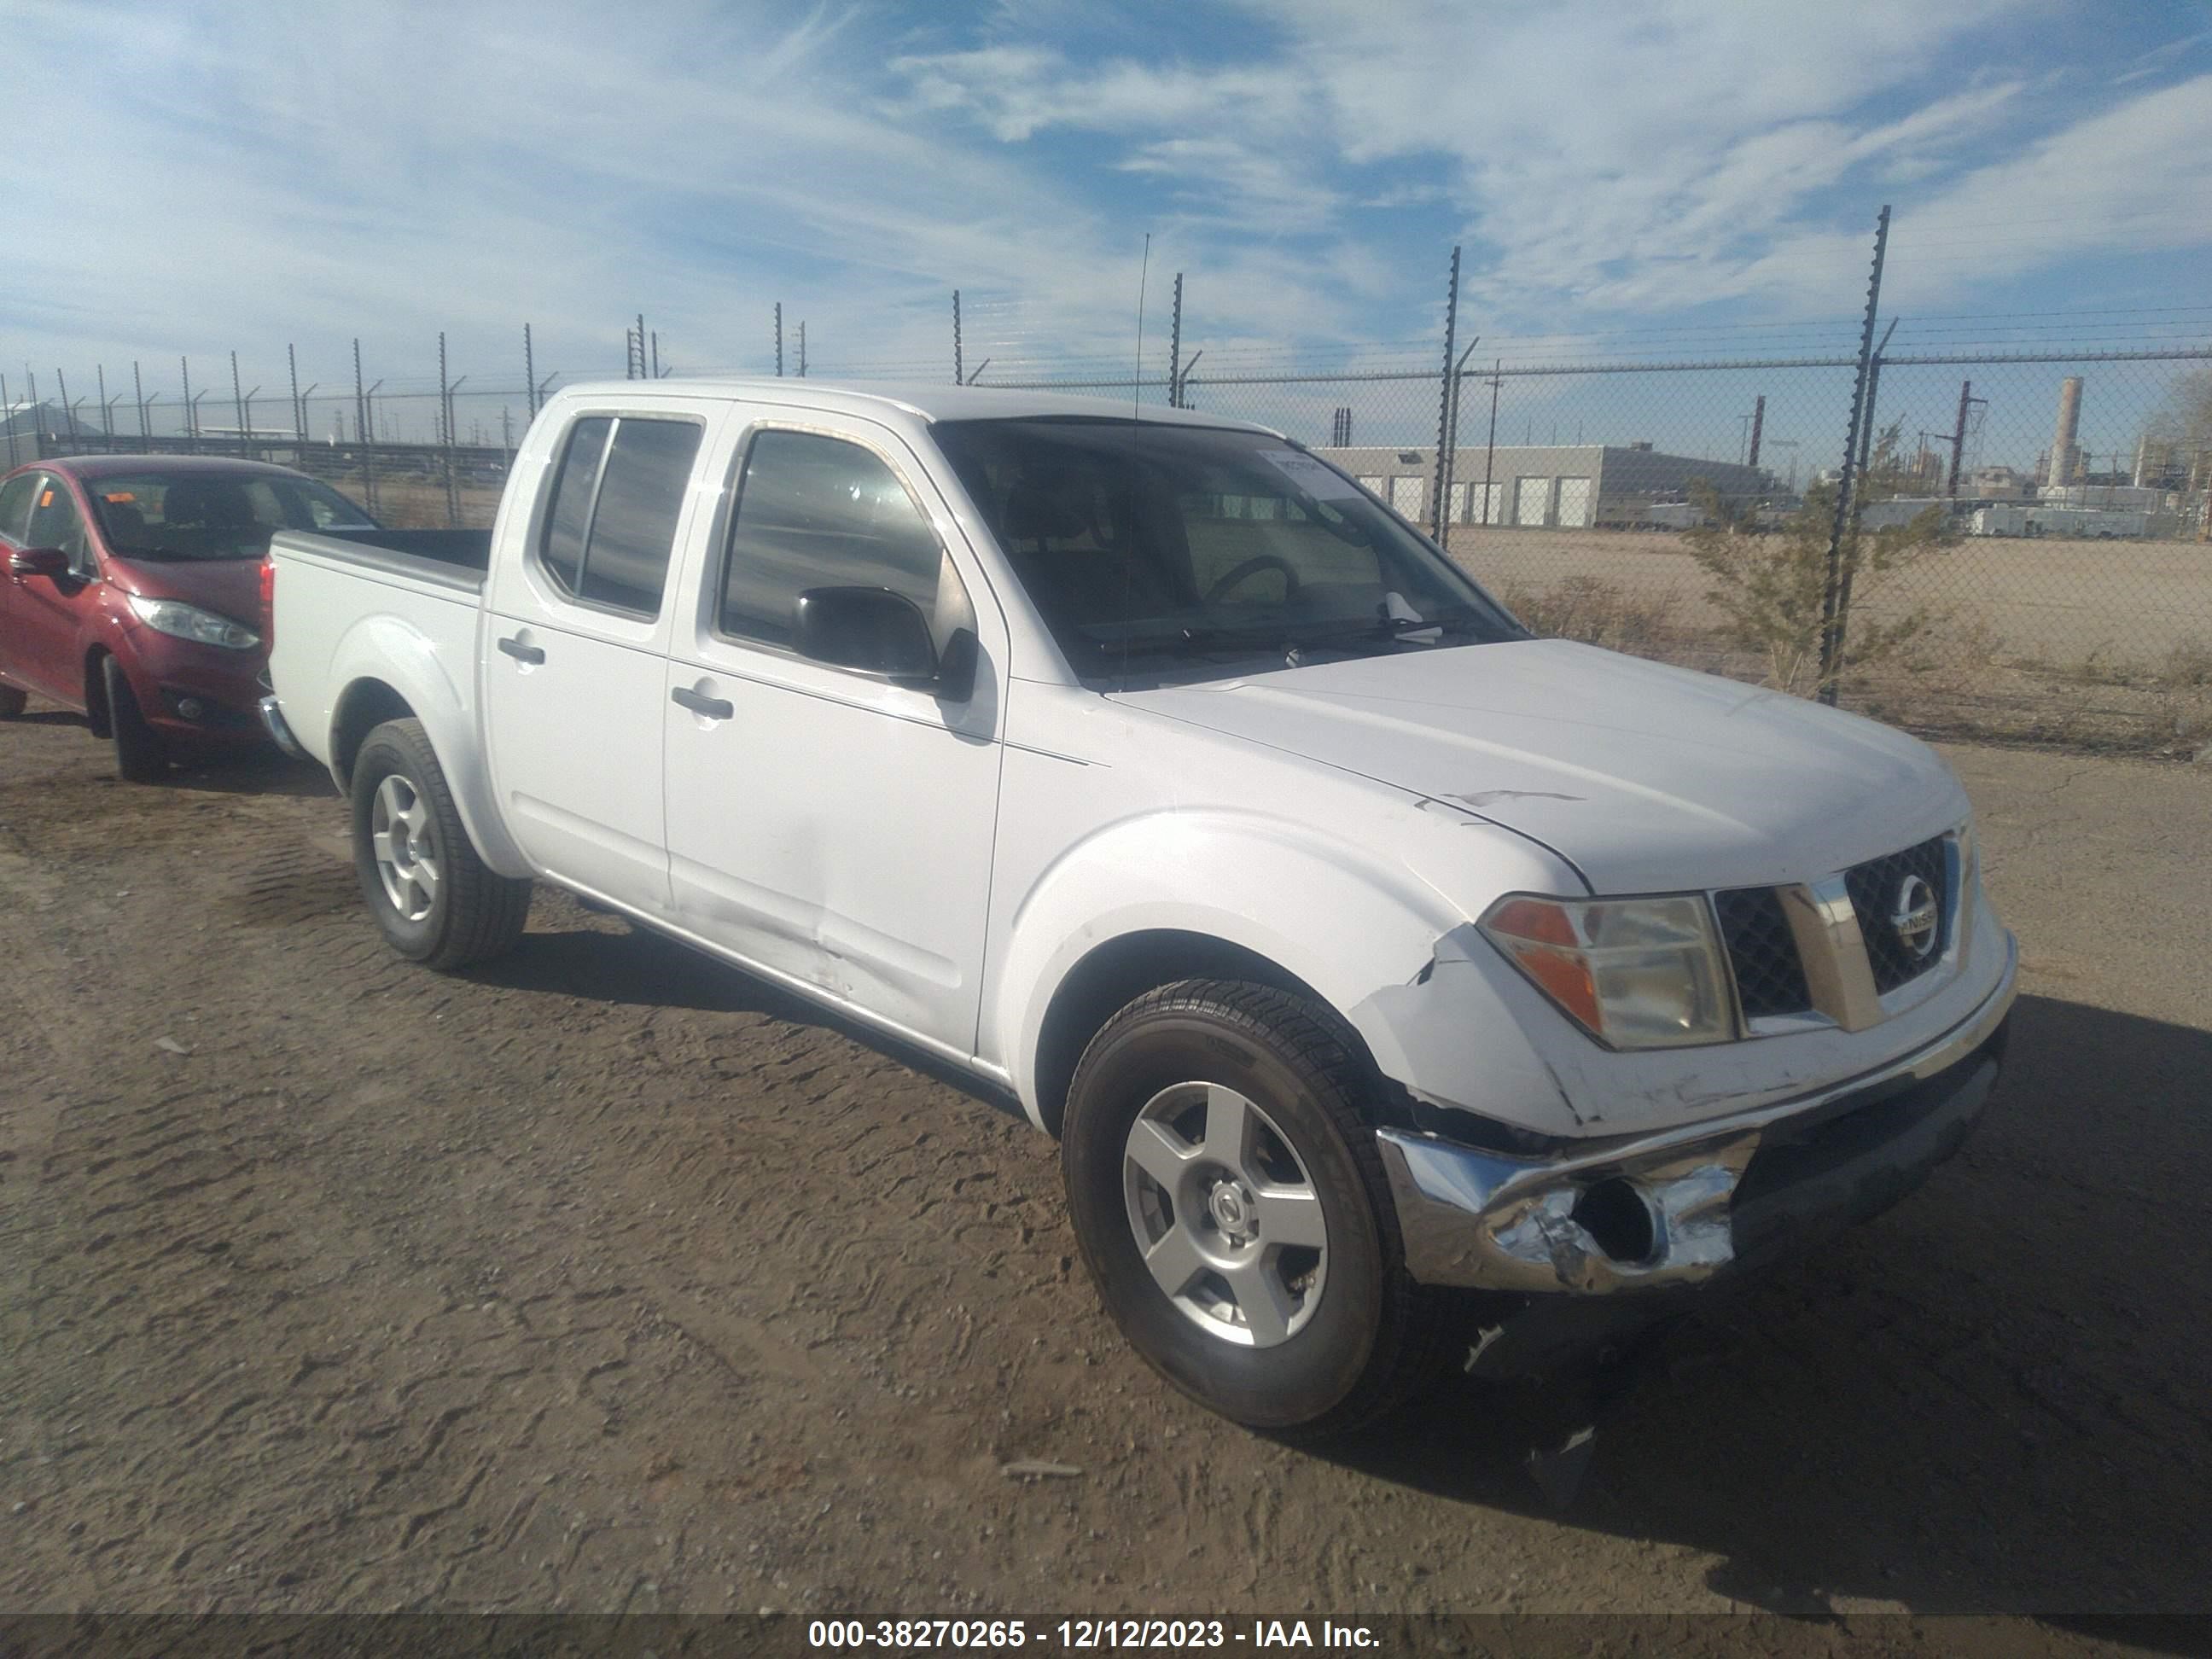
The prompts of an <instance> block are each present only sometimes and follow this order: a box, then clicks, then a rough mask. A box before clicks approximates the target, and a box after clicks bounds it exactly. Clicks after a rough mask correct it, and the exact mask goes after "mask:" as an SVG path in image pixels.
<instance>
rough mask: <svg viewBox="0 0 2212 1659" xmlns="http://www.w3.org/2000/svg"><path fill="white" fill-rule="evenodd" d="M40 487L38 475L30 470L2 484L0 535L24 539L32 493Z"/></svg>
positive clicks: (0, 487)
mask: <svg viewBox="0 0 2212 1659" xmlns="http://www.w3.org/2000/svg"><path fill="white" fill-rule="evenodd" d="M38 487H39V480H38V478H37V477H36V476H35V475H34V474H32V473H28V472H27V473H25V474H24V475H23V476H22V477H20V478H10V479H9V480H8V482H7V483H5V484H0V536H5V537H6V538H8V539H9V541H11V542H16V543H21V541H22V539H23V523H24V520H27V519H28V518H29V517H30V516H31V495H32V492H33V490H35V489H38Z"/></svg>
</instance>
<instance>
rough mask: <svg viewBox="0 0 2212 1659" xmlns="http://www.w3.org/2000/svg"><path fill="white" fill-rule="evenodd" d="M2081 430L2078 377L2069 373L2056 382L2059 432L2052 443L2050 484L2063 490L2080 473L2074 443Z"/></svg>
mask: <svg viewBox="0 0 2212 1659" xmlns="http://www.w3.org/2000/svg"><path fill="white" fill-rule="evenodd" d="M2080 435H2081V376H2080V375H2079V374H2069V375H2068V376H2067V377H2066V378H2065V379H2064V380H2061V381H2060V382H2059V383H2058V430H2057V432H2056V433H2055V434H2053V435H2052V437H2051V466H2050V470H2049V482H2050V484H2051V488H2052V489H2063V488H2065V487H2066V486H2067V485H2068V484H2070V483H2073V482H2074V480H2075V477H2077V476H2078V475H2079V474H2080V472H2081V447H2080V446H2079V445H2078V444H2077V443H2076V442H2075V439H2076V438H2078V437H2079V436H2080Z"/></svg>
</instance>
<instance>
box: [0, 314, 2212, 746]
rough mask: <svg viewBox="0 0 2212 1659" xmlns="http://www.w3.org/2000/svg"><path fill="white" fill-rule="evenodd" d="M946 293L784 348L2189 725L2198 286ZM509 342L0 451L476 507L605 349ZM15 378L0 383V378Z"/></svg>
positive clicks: (2201, 447)
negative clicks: (2020, 300) (894, 338)
mask: <svg viewBox="0 0 2212 1659" xmlns="http://www.w3.org/2000/svg"><path fill="white" fill-rule="evenodd" d="M963 321H964V327H965V336H964V338H960V337H956V341H955V342H951V343H950V344H951V347H952V349H951V350H949V351H948V352H947V354H946V356H947V361H946V362H945V363H944V364H943V365H942V366H941V367H939V368H935V369H934V371H933V370H932V366H931V365H929V364H927V363H925V362H918V361H915V360H913V359H911V358H909V359H907V360H903V361H898V362H889V361H884V362H865V361H863V362H854V361H852V360H850V359H845V360H841V361H836V362H821V361H817V362H816V363H815V364H814V365H812V366H811V373H812V374H814V375H815V376H816V377H817V378H829V377H833V376H834V378H836V379H839V380H853V381H860V382H866V381H869V380H890V379H896V380H921V379H941V380H951V378H952V368H953V359H954V358H955V356H961V360H962V366H961V370H960V373H961V378H962V379H963V380H969V381H970V382H971V383H980V384H983V385H987V386H999V387H1011V386H1050V387H1053V388H1055V389H1058V390H1062V391H1066V392H1083V393H1088V394H1090V395H1094V396H1098V397H1102V398H1112V399H1115V400H1116V401H1123V402H1127V403H1129V404H1131V405H1132V406H1133V407H1142V406H1145V405H1158V404H1166V403H1176V404H1182V406H1184V407H1186V408H1190V409H1194V410H1201V411H1207V412H1212V413H1216V414H1218V415H1220V416H1224V417H1226V418H1233V419H1237V420H1243V421H1252V422H1259V423H1261V424H1263V425H1266V426H1268V427H1272V428H1275V429H1277V430H1279V431H1281V432H1284V433H1285V434H1286V435H1289V436H1291V438H1293V439H1295V440H1297V441H1299V442H1301V443H1303V444H1305V445H1307V446H1308V447H1310V448H1312V449H1314V450H1316V452H1318V453H1323V454H1325V455H1327V456H1328V457H1329V458H1330V459H1333V460H1334V461H1335V462H1336V463H1338V464H1339V465H1341V466H1342V467H1343V468H1344V469H1345V470H1346V471H1348V472H1350V473H1352V475H1353V476H1354V477H1358V478H1359V479H1360V480H1361V481H1362V482H1363V483H1365V484H1366V485H1367V486H1368V488H1370V489H1372V490H1373V491H1374V492H1375V494H1376V495H1378V496H1380V497H1381V498H1382V499H1383V500H1384V501H1387V502H1389V504H1390V505H1391V506H1392V507H1395V509H1396V510H1397V511H1398V512H1399V513H1401V514H1402V515H1403V516H1404V517H1405V518H1406V519H1407V520H1410V521H1412V522H1413V523H1415V524H1417V525H1419V526H1421V527H1422V528H1424V529H1425V530H1427V531H1429V532H1431V534H1433V535H1434V536H1435V537H1436V538H1437V540H1438V541H1440V542H1441V543H1442V544H1443V545H1444V546H1445V547H1446V548H1447V549H1448V550H1449V552H1450V554H1451V555H1452V556H1453V557H1455V559H1458V560H1459V561H1461V562H1462V563H1463V564H1464V565H1465V566H1466V567H1467V568H1468V569H1469V570H1470V571H1472V572H1473V573H1474V574H1475V575H1476V576H1477V577H1478V578H1480V580H1482V581H1483V582H1484V583H1485V584H1486V585H1487V586H1490V587H1491V588H1492V591H1494V592H1497V593H1498V595H1499V596H1500V597H1501V598H1503V599H1504V600H1505V601H1506V602H1507V603H1508V604H1509V605H1510V606H1512V608H1513V609H1514V610H1515V611H1516V612H1517V613H1519V614H1520V615H1521V616H1522V617H1523V618H1524V619H1525V620H1526V621H1528V623H1531V624H1532V625H1533V626H1534V627H1536V628H1537V629H1540V630H1541V631H1546V632H1552V633H1559V634H1564V635H1571V636H1574V637H1577V638H1582V639H1586V640H1589V641H1594V642H1596V643H1599V644H1602V645H1606V646H1608V647H1614V648H1618V649H1621V650H1626V651H1631V652H1635V653H1642V654H1645V655H1650V656H1653V657H1657V658H1662V659H1667V660H1670V661H1675V662H1680V663H1683V664H1686V665H1692V666H1696V667H1699V668H1704V669H1708V670H1711V671H1717V672H1721V673H1725V674H1729V675H1732V676H1735V677H1737V678H1744V679H1747V680H1754V681H1765V682H1768V683H1771V684H1775V685H1777V686H1778V687H1780V688H1782V689H1784V690H1790V691H1794V692H1797V693H1800V694H1803V695H1820V694H1822V693H1823V692H1826V693H1828V694H1829V695H1832V696H1835V697H1836V698H1837V700H1838V701H1840V702H1843V703H1844V704H1845V705H1846V706H1850V707H1856V708H1862V709H1864V710H1867V711H1869V712H1871V713H1874V714H1879V715H1881V716H1882V717H1884V718H1887V719H1890V720H1896V721H1899V722H1900V723H1903V724H1906V725H1909V726H1914V727H1916V728H1918V729H1921V730H1924V731H1930V732H1956V733H1960V734H1977V735H1982V736H1994V737H2002V738H2027V739H2033V740H2042V741H2052V742H2061V743H2072V744H2093V745H2097V746H2109V747H2123V748H2128V749H2133V750H2141V751H2146V752H2195V751H2196V750H2198V749H2200V748H2202V747H2203V746H2204V745H2205V744H2207V743H2208V742H2212V522H2208V518H2209V517H2212V515H2208V501H2212V347H2208V346H2207V345H2206V344H2205V343H2204V340H2205V338H2206V336H2207V335H2208V334H2212V309H2208V308H2197V309H2193V310H2192V309H2184V308H2179V307H2176V308H2173V309H2172V310H2171V311H2168V312H2160V313H2066V314H2064V315H2062V316H2059V317H2057V318H2055V319H2054V318H2050V317H2043V318H2032V319H2008V318H1985V317H1984V318H1972V317H1969V318H1934V319H1921V320H1919V321H1917V322H1908V323H1907V324H1906V325H1904V326H1903V327H1902V328H1901V329H1899V330H1898V331H1894V332H1893V334H1892V335H1890V336H1888V337H1885V338H1884V340H1883V343H1882V345H1881V349H1879V350H1875V351H1870V352H1869V354H1868V356H1867V358H1866V360H1865V361H1864V362H1862V359H1861V356H1860V355H1859V354H1858V353H1857V352H1855V351H1853V350H1851V349H1850V348H1851V346H1852V345H1853V343H1854V342H1853V339H1852V338H1851V336H1852V335H1853V334H1856V333H1857V330H1856V329H1855V328H1854V329H1852V330H1850V331H1844V330H1842V329H1840V328H1835V327H1831V328H1827V329H1820V328H1816V327H1808V328H1807V329H1804V330H1802V331H1795V333H1794V334H1793V333H1790V332H1780V331H1775V330H1774V329H1773V328H1772V327H1771V325H1747V326H1746V327H1745V328H1744V329H1742V330H1740V331H1729V330H1728V329H1725V328H1715V329H1713V330H1712V331H1711V336H1712V337H1717V338H1722V339H1724V340H1729V341H1731V342H1738V341H1742V340H1746V339H1755V340H1757V342H1758V343H1759V346H1760V347H1761V348H1763V349H1762V350H1761V351H1760V353H1759V355H1749V354H1746V355H1741V356H1732V357H1729V358H1725V359H1720V358H1709V357H1690V356H1686V354H1685V351H1684V349H1683V340H1682V337H1680V336H1678V337H1674V338H1671V339H1668V340H1667V341H1665V342H1663V343H1662V344H1661V347H1660V349H1658V350H1657V351H1656V352H1654V353H1651V354H1650V355H1645V356H1637V355H1634V354H1632V353H1631V352H1627V351H1620V350H1615V351H1610V352H1608V351H1607V350H1605V349H1603V348H1604V343H1592V342H1589V341H1550V342H1547V341H1528V340H1522V341H1516V342H1498V343H1490V344H1484V343H1480V342H1476V343H1473V344H1472V345H1471V346H1470V347H1469V348H1468V349H1466V350H1464V351H1462V352H1461V353H1460V354H1459V356H1457V359H1456V368H1455V372H1454V373H1451V374H1447V373H1446V372H1445V370H1444V366H1443V360H1442V355H1441V352H1440V351H1438V350H1437V349H1435V348H1434V347H1432V346H1428V345H1423V344H1421V343H1416V342H1401V343H1392V344H1389V345H1383V346H1376V347H1371V348H1365V349H1345V350H1341V351H1340V352H1338V353H1336V354H1334V355H1333V356H1331V357H1330V358H1329V359H1328V360H1326V361H1323V360H1321V359H1318V358H1316V356H1313V355H1311V354H1307V355H1304V356H1299V357H1296V358H1293V357H1291V356H1288V355H1287V354H1285V353H1283V352H1281V351H1280V350H1279V349H1273V348H1271V347H1269V346H1268V345H1267V343H1264V342H1252V341H1237V342H1223V343H1215V344H1208V345H1205V346H1201V345H1200V344H1199V343H1197V342H1196V341H1195V340H1194V339H1193V338H1190V337H1188V336H1187V335H1186V333H1185V331H1184V330H1183V327H1182V317H1181V314H1180V310H1179V309H1178V310H1177V312H1176V313H1174V314H1173V316H1172V318H1171V319H1170V322H1169V324H1168V325H1167V326H1166V327H1165V328H1164V329H1157V330H1155V331H1154V332H1153V333H1152V335H1150V336H1148V337H1147V343H1146V350H1145V354H1144V356H1145V361H1146V363H1147V365H1148V371H1147V372H1146V374H1142V375H1137V374H1132V373H1131V372H1130V370H1129V368H1128V363H1129V359H1127V358H1126V357H1124V358H1122V359H1121V360H1120V362H1118V363H1116V362H1115V361H1113V360H1112V359H1110V358H1107V357H1104V356H1084V355H1081V354H1078V353H1073V352H1071V353H1067V354H1057V353H1055V352H1054V350H1053V349H1052V347H1051V340H1050V328H1049V325H1048V323H1046V322H1042V321H1040V320H1038V319H1037V318H1036V314H1035V313H1032V312H1030V310H1028V309H1027V308H1025V307H1018V306H1013V305H1012V304H1005V303H993V302H990V301H976V300H971V301H969V307H968V310H967V313H966V316H965V318H964V319H963ZM632 333H633V337H632V341H631V349H630V352H629V373H631V374H652V373H653V370H654V369H656V368H659V369H662V370H663V371H664V372H665V365H664V364H663V362H661V359H660V355H659V354H660V346H659V339H658V337H657V336H654V337H647V335H646V333H645V332H644V331H643V329H642V323H641V324H640V328H639V330H638V331H632ZM640 340H643V341H644V343H643V344H642V345H641V344H640V343H639V342H640ZM1871 342H1872V335H1871V332H1870V331H1869V335H1868V337H1867V342H1866V343H1869V344H1871ZM1690 343H1691V345H1692V347H1694V346H1695V345H1697V344H1698V343H1700V342H1698V341H1694V340H1693V341H1692V342H1690ZM790 344H791V346H792V347H793V349H790V350H789V351H788V352H787V355H786V356H785V357H784V361H785V362H786V366H787V368H788V369H792V370H796V369H797V368H799V367H800V366H801V365H802V364H803V362H804V359H803V356H801V355H800V353H799V350H798V349H796V342H795V341H793V342H791V343H790ZM782 346H783V342H782V341H781V339H780V340H779V349H780V350H781V349H782ZM1793 346H1794V347H1796V348H1797V349H1795V350H1792V349H1790V348H1792V347H1793ZM1808 346H1809V347H1811V348H1812V349H1805V348H1806V347H1808ZM963 354H964V355H963ZM519 355H521V356H523V358H524V361H523V362H521V363H520V364H517V365H515V366H514V368H520V370H521V371H522V372H521V373H520V374H517V373H514V372H513V371H512V370H510V371H509V372H508V374H507V375H506V376H505V377H504V378H501V376H500V375H498V374H470V373H457V372H455V371H458V370H459V368H460V365H459V364H458V363H455V364H451V365H447V366H446V372H444V373H443V374H440V375H438V376H435V377H433V376H418V377H415V378H411V379H403V378H398V377H392V378H387V379H384V380H374V379H372V378H370V377H368V376H367V375H363V376H362V377H361V378H360V379H359V380H357V381H356V382H355V383H353V384H349V385H346V386H342V387H341V388H340V389H339V390H338V391H337V392H336V393H333V392H331V389H330V388H329V387H327V386H319V385H313V384H311V385H309V386H307V387H305V388H303V389H302V390H301V393H300V394H299V396H298V397H296V398H295V397H293V396H292V395H291V393H290V387H289V386H286V387H285V388H284V389H283V391H282V392H279V393H278V394H277V396H276V398H274V399H271V398H270V397H269V396H268V395H267V394H266V393H265V392H259V393H255V392H249V391H248V389H247V384H246V378H245V377H241V380H240V382H239V383H238V384H237V385H235V386H234V385H233V384H232V383H231V382H230V380H229V377H228V372H227V371H228V365H227V364H226V365H225V370H226V372H225V374H223V376H222V384H221V386H219V388H218V389H217V390H216V391H215V392H209V391H207V390H205V389H204V388H203V389H200V390H199V391H198V392H197V393H196V394H193V395H191V396H190V397H189V398H188V397H187V396H186V395H185V387H188V386H190V381H189V380H188V379H185V377H184V376H179V380H180V386H179V392H177V393H176V394H175V395H172V396H169V397H167V398H162V397H158V396H157V397H155V398H145V397H143V396H142V395H139V389H138V388H136V387H134V388H133V391H132V395H129V396H125V395H123V394H121V393H118V392H116V390H115V388H114V387H112V386H106V385H105V384H104V382H103V384H102V386H101V387H100V392H99V393H98V394H96V395H104V396H105V397H106V419H105V420H104V421H100V422H94V421H92V420H88V419H84V418H81V409H80V407H79V406H81V405H82V403H83V401H84V400H83V399H82V398H80V399H79V400H78V404H77V405H70V404H64V403H62V402H60V401H58V400H56V399H46V398H39V397H37V396H35V395H34V396H33V397H32V398H22V397H20V396H18V397H16V398H15V403H14V404H10V405H7V406H8V408H9V414H10V419H9V421H8V422H7V425H6V433H7V438H8V444H9V452H8V457H7V459H9V461H10V462H14V461H17V460H20V459H30V458H31V457H32V456H33V455H34V454H38V453H44V454H54V453H71V452H76V451H98V450H101V449H109V448H112V449H121V450H140V449H144V450H153V451H158V452H179V451H196V452H198V453H227V454H240V455H250V456H253V457H256V458H258V459H267V460H271V461H276V462H279V463H282V464H284V465H295V466H299V467H301V468H302V469H303V470H305V471H309V472H312V473H313V474H315V475H316V476H318V477H323V478H325V479H327V480H328V481H329V482H331V483H333V484H335V485H337V487H338V488H339V489H343V490H345V491H347V492H348V493H349V494H351V495H354V496H355V497H356V498H357V499H358V500H360V501H362V503H363V504H364V505H366V506H368V507H369V508H370V510H371V511H372V512H373V513H375V514H376V515H377V516H378V517H379V518H380V520H382V521H383V522H385V523H386V524H389V525H392V526H395V527H420V526H440V525H466V526H485V525H488V524H489V523H490V521H491V518H492V514H493V513H494V511H495V508H496V506H497V503H498V500H499V493H500V489H501V485H502V484H503V483H504V481H505V477H506V473H507V465H508V463H509V461H510V459H511V458H512V455H513V447H514V445H515V444H516V442H518V441H519V440H520V436H521V435H522V432H523V430H524V429H525V428H526V426H527V424H528V422H529V420H530V419H531V417H532V413H533V412H534V410H535V409H536V408H537V406H538V404H539V403H540V402H542V400H543V398H544V396H545V395H546V393H547V392H549V391H550V389H551V388H552V387H553V386H555V385H556V384H558V383H561V382H562V381H564V380H571V379H579V378H594V379H597V378H609V379H619V378H622V375H621V374H619V373H610V374H604V375H591V376H584V375H567V376H564V375H560V374H549V375H544V376H543V377H541V376H540V375H539V374H538V369H537V367H536V366H535V365H534V364H532V363H531V362H529V360H528V357H527V355H526V353H524V354H519ZM641 364H642V367H641ZM740 372H743V373H747V374H762V373H773V372H774V364H773V362H761V363H755V364H747V365H744V366H743V368H742V369H741V370H740ZM186 373H187V374H189V370H187V371H186ZM1448 386H1449V396H1448V395H1447V387H1448ZM13 392H15V388H13V387H9V386H6V385H4V384H0V404H7V399H8V398H9V395H10V394H11V393H13ZM1855 406H1857V407H1860V408H1861V410H1862V416H1861V419H1860V421H1859V422H1858V424H1857V427H1856V428H1852V427H1851V411H1852V410H1853V409H1854V407H1855ZM25 411H27V416H28V417H27V418H26V414H25ZM218 411H220V413H221V414H222V416H224V417H225V418H222V419H221V420H218V419H217V413H218ZM1847 428H1850V430H1849V431H1848V434H1847ZM364 434H366V435H367V436H368V439H369V440H370V441H367V442H364V441H363V436H364ZM1847 469H1848V471H1849V473H1850V478H1849V481H1848V489H1847V490H1846V489H1844V483H1845V480H1844V476H1843V475H1844V473H1845V472H1846V471H1847ZM1839 495H1842V496H1843V497H1844V500H1843V510H1842V511H1840V512H1839V511H1838V496H1839Z"/></svg>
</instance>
